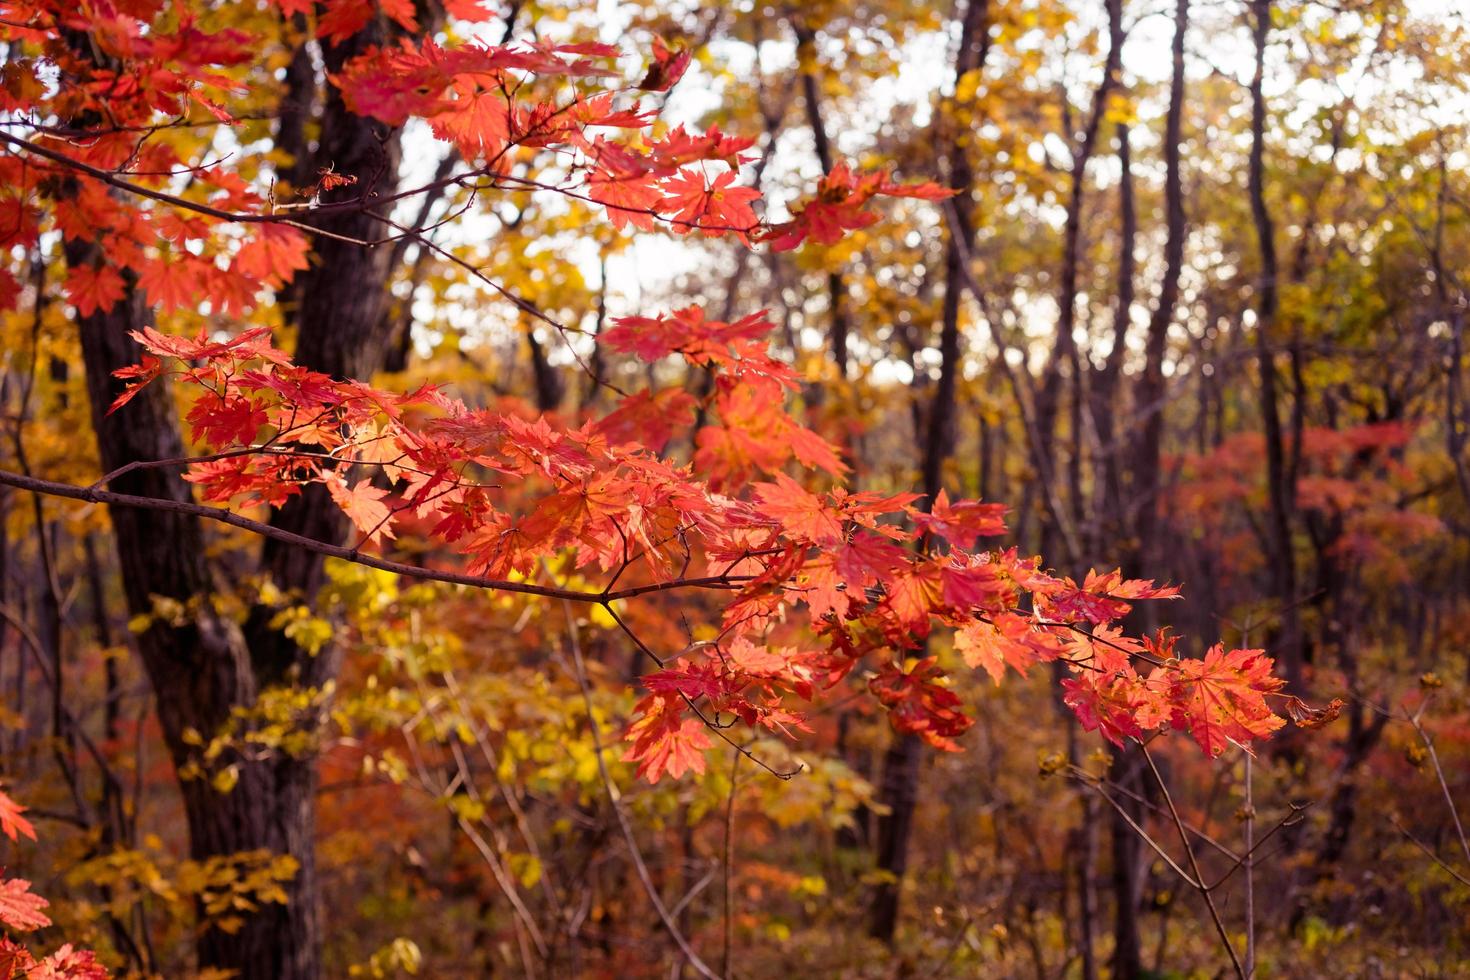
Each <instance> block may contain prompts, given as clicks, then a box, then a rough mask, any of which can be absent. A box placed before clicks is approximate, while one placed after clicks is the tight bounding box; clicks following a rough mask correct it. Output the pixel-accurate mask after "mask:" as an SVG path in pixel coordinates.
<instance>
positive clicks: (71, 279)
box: [66, 265, 127, 316]
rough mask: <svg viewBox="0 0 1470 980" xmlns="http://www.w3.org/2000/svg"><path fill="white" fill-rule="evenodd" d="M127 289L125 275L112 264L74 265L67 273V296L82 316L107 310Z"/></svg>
mask: <svg viewBox="0 0 1470 980" xmlns="http://www.w3.org/2000/svg"><path fill="white" fill-rule="evenodd" d="M126 291H127V290H126V286H125V284H124V283H123V277H122V276H120V275H118V272H117V270H116V269H114V268H113V267H112V266H110V265H77V266H72V268H71V271H70V272H68V273H67V275H66V298H67V299H68V300H70V301H71V304H72V305H73V306H75V307H76V308H77V313H78V314H80V315H81V316H91V315H92V314H93V313H97V312H102V313H105V312H107V311H108V310H110V309H112V308H113V307H114V306H116V305H117V302H118V300H120V299H122V298H123V294H124V293H125V292H126Z"/></svg>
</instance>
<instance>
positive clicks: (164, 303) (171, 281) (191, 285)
mask: <svg viewBox="0 0 1470 980" xmlns="http://www.w3.org/2000/svg"><path fill="white" fill-rule="evenodd" d="M198 266H199V262H198V261H197V260H195V259H194V258H193V256H187V257H186V256H182V255H178V254H172V255H167V256H161V257H159V258H158V259H155V260H154V261H152V262H149V263H148V264H147V265H145V266H143V268H142V270H141V271H140V272H139V273H138V286H139V287H140V288H141V289H142V290H143V292H144V293H146V294H147V296H148V302H149V304H150V305H152V306H155V307H157V308H159V309H161V310H165V311H168V310H182V309H188V308H191V307H192V306H194V297H195V296H196V295H197V294H198V289H199V284H200V280H201V278H202V277H201V276H200V274H199V273H200V270H199V268H198Z"/></svg>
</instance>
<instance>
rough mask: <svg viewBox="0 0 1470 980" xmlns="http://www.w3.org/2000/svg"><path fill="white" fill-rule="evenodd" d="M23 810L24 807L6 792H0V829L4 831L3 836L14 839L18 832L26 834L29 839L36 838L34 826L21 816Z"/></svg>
mask: <svg viewBox="0 0 1470 980" xmlns="http://www.w3.org/2000/svg"><path fill="white" fill-rule="evenodd" d="M25 810H26V808H25V807H23V806H21V805H20V804H19V803H17V802H15V800H13V799H11V798H10V796H9V795H8V794H6V793H3V792H0V831H4V833H5V836H6V837H9V838H10V839H11V840H15V839H16V835H17V834H18V833H19V834H24V835H26V836H27V837H29V838H30V839H31V840H35V839H36V828H34V827H32V826H31V822H30V821H29V820H27V819H26V818H25V817H22V816H21V814H22V813H24V812H25Z"/></svg>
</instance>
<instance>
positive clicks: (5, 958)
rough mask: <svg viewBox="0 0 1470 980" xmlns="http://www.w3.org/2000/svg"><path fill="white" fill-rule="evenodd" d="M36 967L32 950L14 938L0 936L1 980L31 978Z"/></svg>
mask: <svg viewBox="0 0 1470 980" xmlns="http://www.w3.org/2000/svg"><path fill="white" fill-rule="evenodd" d="M35 968H36V958H35V957H34V956H32V955H31V951H30V950H28V949H26V948H25V947H24V946H22V945H20V944H19V943H17V942H14V941H13V940H11V939H9V938H7V937H3V936H0V980H22V978H29V976H30V974H31V971H32V970H34V969H35Z"/></svg>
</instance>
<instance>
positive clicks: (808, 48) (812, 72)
mask: <svg viewBox="0 0 1470 980" xmlns="http://www.w3.org/2000/svg"><path fill="white" fill-rule="evenodd" d="M793 26H794V29H795V32H796V43H797V49H798V51H799V52H800V58H801V65H802V68H801V97H802V102H803V103H804V104H805V106H806V118H807V123H808V125H810V126H811V130H812V145H813V148H814V149H815V150H816V153H817V162H818V163H820V164H821V165H822V172H823V173H831V172H832V163H833V160H832V143H831V140H829V139H828V137H827V125H826V122H825V121H824V120H823V119H822V97H821V91H820V89H819V87H818V79H817V72H816V69H815V61H814V59H815V58H816V36H815V35H814V34H813V33H812V30H811V28H809V27H807V26H806V24H805V23H804V22H803V21H801V20H799V19H797V20H795V21H793ZM846 291H847V288H846V286H845V285H844V284H843V281H842V272H841V270H840V269H831V270H829V271H828V272H827V303H828V315H829V316H830V317H831V318H832V336H831V341H832V359H833V360H834V361H836V362H837V373H838V374H839V375H842V376H844V377H845V376H846V375H847V360H848V354H847V346H848V343H847V342H848V333H849V331H850V329H851V328H850V326H849V324H848V320H847V309H846V306H845V304H844V302H843V297H844V295H845V293H846Z"/></svg>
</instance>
